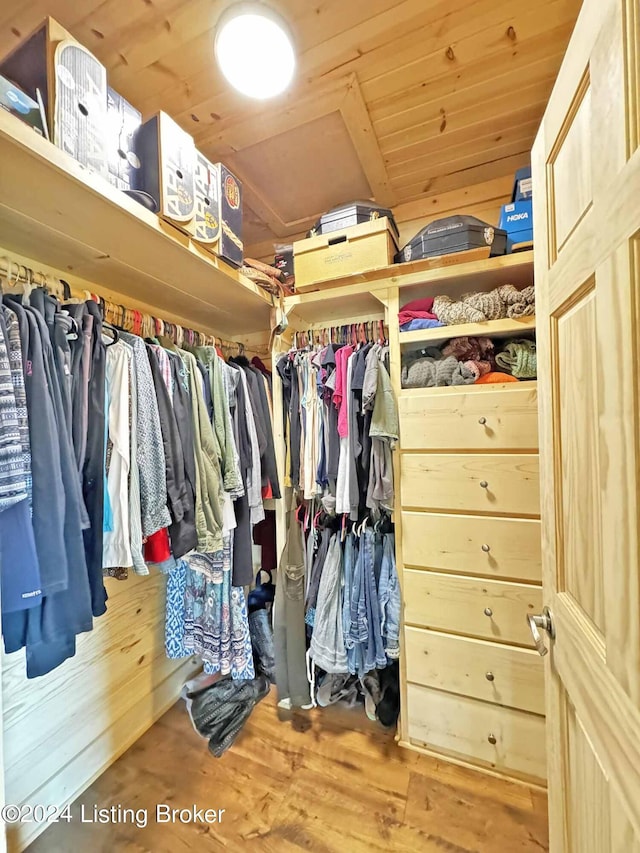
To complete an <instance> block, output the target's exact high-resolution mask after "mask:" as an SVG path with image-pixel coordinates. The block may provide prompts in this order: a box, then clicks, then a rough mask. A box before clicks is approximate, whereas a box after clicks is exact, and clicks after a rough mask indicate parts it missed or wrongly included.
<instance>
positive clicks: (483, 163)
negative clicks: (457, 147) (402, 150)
mask: <svg viewBox="0 0 640 853" xmlns="http://www.w3.org/2000/svg"><path fill="white" fill-rule="evenodd" d="M478 160H479V161H480V162H477V163H476V164H471V163H470V164H469V165H467V166H466V167H465V168H464V169H463V170H462V171H450V172H448V173H445V174H442V175H438V176H435V177H430V178H429V179H428V180H425V181H424V182H422V183H420V184H416V185H414V186H411V187H405V188H404V189H402V190H398V191H397V193H396V195H397V198H398V200H399V201H400V202H405V201H415V200H416V199H419V198H424V196H425V195H429V194H430V193H444V192H448V191H449V190H455V189H457V188H459V187H460V178H461V176H464V177H465V178H466V180H467V181H468V183H470V184H473V183H475V182H476V181H481V180H482V181H485V180H491V179H492V178H499V177H502V176H503V175H505V174H507V175H509V176H510V177H511V182H512V183H513V176H514V174H515V172H516V171H517V170H518V169H521V168H522V167H523V166H528V165H529V164H530V162H531V151H530V149H529V148H527V150H523V151H521V152H518V153H515V154H510V155H507V156H504V157H503V158H499V159H495V158H492V159H488V160H486V159H485V158H484V157H483V156H482V155H480V156H479V158H478Z"/></svg>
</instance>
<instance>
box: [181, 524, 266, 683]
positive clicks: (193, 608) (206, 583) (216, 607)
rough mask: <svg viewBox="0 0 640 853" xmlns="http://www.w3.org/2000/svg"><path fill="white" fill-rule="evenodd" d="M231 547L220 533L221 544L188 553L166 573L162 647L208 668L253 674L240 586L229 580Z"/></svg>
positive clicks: (240, 675) (209, 670)
mask: <svg viewBox="0 0 640 853" xmlns="http://www.w3.org/2000/svg"><path fill="white" fill-rule="evenodd" d="M232 550H233V540H232V538H231V537H228V538H225V544H224V550H222V551H217V552H216V553H208V554H198V553H196V554H190V555H189V556H188V557H186V558H185V559H184V560H181V561H180V562H179V563H178V564H177V566H176V568H175V569H173V570H172V572H171V573H170V575H169V580H168V584H167V611H166V628H165V645H166V652H167V657H169V658H180V657H185V656H187V655H190V654H197V655H200V656H201V657H202V660H203V661H204V669H205V672H207V673H214V672H220V673H222V675H229V674H230V675H231V677H232V678H236V679H241V678H255V671H254V666H253V654H252V651H251V635H250V633H249V621H248V617H247V605H246V601H245V596H244V590H243V589H242V587H236V586H232V585H231V554H232Z"/></svg>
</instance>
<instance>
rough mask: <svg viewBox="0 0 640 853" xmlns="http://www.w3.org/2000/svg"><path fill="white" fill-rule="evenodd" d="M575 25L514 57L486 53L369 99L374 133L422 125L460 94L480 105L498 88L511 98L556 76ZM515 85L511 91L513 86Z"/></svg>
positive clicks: (530, 43) (531, 42)
mask: <svg viewBox="0 0 640 853" xmlns="http://www.w3.org/2000/svg"><path fill="white" fill-rule="evenodd" d="M570 32H571V24H570V23H568V22H567V23H566V24H564V25H562V26H560V27H557V28H555V29H553V30H551V31H549V32H548V33H547V34H545V35H543V36H538V37H536V38H533V39H527V40H525V41H522V42H519V43H518V50H517V52H516V53H515V54H514V53H513V52H511V53H504V52H500V53H498V54H497V55H496V54H487V55H483V56H481V57H480V58H478V59H476V60H474V61H473V62H467V63H465V64H464V65H461V66H456V67H454V68H451V69H448V70H446V71H445V72H444V73H442V74H440V75H438V76H436V77H433V78H431V79H430V80H429V83H428V85H422V84H420V83H417V84H415V85H413V86H409V87H407V88H406V89H405V90H403V91H402V92H394V93H392V94H390V95H387V96H385V97H383V98H377V99H374V100H371V101H369V111H370V114H371V120H372V121H373V123H374V126H375V128H376V131H377V132H378V133H379V134H380V135H381V136H386V135H388V134H390V133H393V132H394V131H397V130H399V129H400V128H402V127H403V126H404V127H411V126H412V125H413V124H421V123H422V122H424V121H425V119H428V118H429V117H430V116H432V115H433V113H434V110H439V109H440V108H441V107H442V103H441V102H442V101H443V100H444V99H446V98H449V97H451V96H452V95H454V94H456V93H459V94H460V97H461V99H462V95H463V93H464V99H462V100H461V103H462V104H463V105H464V104H465V103H466V104H469V103H473V101H474V100H475V101H480V100H482V99H483V98H485V97H486V96H487V93H488V92H489V91H491V93H493V94H495V93H496V92H499V91H500V90H502V91H504V92H505V97H506V96H507V95H508V94H509V95H511V96H513V95H514V94H515V93H517V92H518V90H519V89H520V87H521V86H526V85H527V84H528V83H530V82H531V81H533V80H537V79H540V78H541V77H544V76H546V75H550V74H553V73H554V71H555V69H557V66H558V63H559V62H560V60H561V57H562V54H563V44H564V43H565V42H566V39H567V38H568V37H569V34H570ZM510 86H511V87H512V88H511V90H509V87H510Z"/></svg>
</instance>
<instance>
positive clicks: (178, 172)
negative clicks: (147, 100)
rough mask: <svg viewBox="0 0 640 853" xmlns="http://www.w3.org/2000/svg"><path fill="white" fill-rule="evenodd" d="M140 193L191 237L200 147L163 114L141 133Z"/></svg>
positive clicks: (139, 147) (163, 215)
mask: <svg viewBox="0 0 640 853" xmlns="http://www.w3.org/2000/svg"><path fill="white" fill-rule="evenodd" d="M136 154H137V155H138V159H139V160H140V164H141V168H140V185H139V186H138V189H140V190H142V191H143V192H146V193H149V195H150V196H152V198H153V199H155V201H156V203H157V206H158V211H159V215H160V216H162V217H163V218H164V219H167V220H169V222H172V223H173V224H174V225H177V226H178V227H179V228H181V229H182V230H184V231H187V233H188V230H189V229H188V227H187V223H189V222H190V220H191V219H193V217H194V214H195V171H196V146H195V143H194V141H193V137H192V136H191V135H190V134H188V133H187V132H186V131H185V130H183V129H182V128H181V127H180V126H179V125H178V124H176V122H175V121H174V120H173V119H172V118H171V117H170V116H168V115H167V114H166V113H163V112H160V113H158V114H157V115H155V116H153V117H152V118H150V119H149V120H148V121H146V122H145V123H144V124H143V125H142V126H141V127H140V129H139V130H138V133H137V137H136Z"/></svg>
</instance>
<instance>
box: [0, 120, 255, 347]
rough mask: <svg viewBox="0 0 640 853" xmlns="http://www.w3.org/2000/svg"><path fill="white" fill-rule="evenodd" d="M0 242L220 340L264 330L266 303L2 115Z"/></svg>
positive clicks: (250, 286)
mask: <svg viewBox="0 0 640 853" xmlns="http://www.w3.org/2000/svg"><path fill="white" fill-rule="evenodd" d="M0 246H2V247H3V248H4V249H5V250H8V251H11V252H16V253H17V254H19V255H22V256H26V257H29V258H33V259H34V260H36V261H40V262H42V263H43V264H44V263H46V264H48V265H50V266H55V267H57V268H58V269H62V270H69V271H70V272H73V274H74V275H75V276H79V277H81V278H84V279H87V280H88V281H91V282H94V283H95V284H96V285H102V286H103V287H108V288H110V289H111V290H113V291H114V292H116V293H122V294H123V296H125V295H126V296H128V297H130V298H133V299H138V300H140V301H141V302H144V303H147V304H151V305H153V306H154V307H155V308H156V309H157V310H158V312H159V313H161V315H162V312H164V314H166V316H168V317H170V316H178V317H180V318H182V319H183V320H184V321H186V322H189V323H192V324H193V326H194V328H197V329H202V330H210V329H212V330H224V332H225V336H229V335H230V336H235V335H240V334H248V333H251V332H261V331H264V330H265V329H268V328H269V312H270V308H271V298H270V297H269V296H268V294H266V293H265V292H264V291H263V290H262V289H261V288H259V287H258V286H257V285H256V284H254V282H252V281H250V280H249V279H248V278H246V277H245V276H242V275H240V274H239V273H238V272H237V271H236V270H235V269H233V268H232V267H230V266H228V265H227V264H225V263H224V262H223V261H221V260H219V259H218V258H216V257H215V256H214V255H212V254H210V253H209V252H207V251H206V250H205V249H203V248H201V247H199V246H198V245H197V244H196V243H194V242H193V241H192V240H190V238H189V237H188V236H187V235H185V234H182V233H181V232H180V231H178V230H177V229H176V228H174V227H173V226H172V225H169V224H168V223H165V222H163V221H162V220H161V219H159V218H158V217H157V216H156V215H155V214H153V213H151V212H150V211H148V210H146V209H145V208H143V207H142V206H141V205H139V204H138V203H137V202H135V201H133V200H132V199H130V198H129V197H128V196H126V195H125V194H124V193H122V192H120V191H119V190H117V189H115V188H114V187H112V186H111V184H109V183H108V181H107V180H106V179H104V178H102V177H101V176H99V175H95V174H92V173H90V172H88V171H87V170H86V169H84V168H83V167H82V166H81V165H80V164H79V163H77V162H76V161H75V160H73V159H72V158H71V157H70V156H69V155H68V154H67V153H66V152H64V151H62V150H60V149H59V148H57V147H56V146H55V145H53V144H52V143H50V142H48V141H47V140H46V139H43V138H42V137H40V136H39V135H38V134H37V133H36V132H35V131H34V130H33V129H32V128H31V127H29V126H27V125H26V124H24V123H23V122H21V121H19V120H18V119H17V118H16V117H15V116H12V115H10V114H9V113H7V112H5V111H4V110H0Z"/></svg>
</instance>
